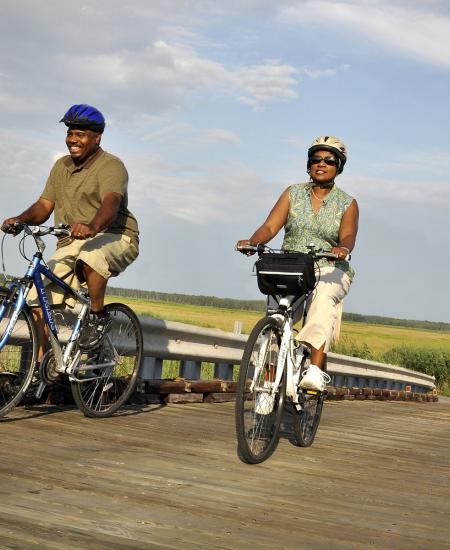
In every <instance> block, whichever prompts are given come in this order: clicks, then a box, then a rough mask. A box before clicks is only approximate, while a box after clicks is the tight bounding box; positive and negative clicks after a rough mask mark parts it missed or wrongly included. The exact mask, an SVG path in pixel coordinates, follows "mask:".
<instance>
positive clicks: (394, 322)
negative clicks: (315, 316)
mask: <svg viewBox="0 0 450 550" xmlns="http://www.w3.org/2000/svg"><path fill="white" fill-rule="evenodd" d="M342 317H343V319H344V320H345V321H351V322H353V323H369V324H372V325H390V326H396V327H408V328H418V329H425V330H440V331H443V332H450V323H443V322H437V321H413V320H411V319H396V318H395V317H382V316H381V315H361V314H360V313H344V314H343V316H342Z"/></svg>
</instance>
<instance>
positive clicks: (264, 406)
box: [235, 317, 286, 464]
mask: <svg viewBox="0 0 450 550" xmlns="http://www.w3.org/2000/svg"><path fill="white" fill-rule="evenodd" d="M280 340H281V334H280V328H279V325H278V323H277V321H276V320H275V319H274V318H273V317H264V318H263V319H261V320H260V321H258V323H256V325H255V326H254V328H253V330H252V332H251V333H250V336H249V338H248V341H247V344H246V346H245V350H244V354H243V357H242V361H241V366H240V370H239V379H238V384H237V389H236V406H235V421H236V437H237V449H238V456H239V458H240V459H241V460H242V461H243V462H246V463H248V464H258V463H260V462H263V461H264V460H267V459H268V458H269V457H270V455H271V454H272V453H273V452H274V451H275V449H276V447H277V445H278V440H279V437H280V425H281V419H282V416H283V410H284V402H285V397H286V364H284V366H283V374H282V378H281V382H280V385H279V387H278V393H276V394H272V395H271V394H270V392H266V391H264V390H265V388H266V387H267V386H269V383H270V382H271V381H273V380H275V375H276V368H271V367H276V365H277V361H278V354H279V349H280V348H279V347H280ZM260 353H263V354H264V355H263V359H262V362H263V364H264V368H263V369H261V372H260V374H259V375H258V380H257V383H256V385H255V386H254V388H253V391H250V388H249V385H250V381H251V380H253V375H254V368H255V364H256V362H257V360H258V357H259V354H260ZM259 361H261V358H259ZM261 390H262V391H261Z"/></svg>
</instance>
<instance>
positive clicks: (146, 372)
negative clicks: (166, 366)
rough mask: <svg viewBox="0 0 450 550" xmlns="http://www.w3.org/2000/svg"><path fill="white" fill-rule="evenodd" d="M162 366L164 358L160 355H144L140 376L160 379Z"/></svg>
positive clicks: (143, 378) (148, 378) (146, 378)
mask: <svg viewBox="0 0 450 550" xmlns="http://www.w3.org/2000/svg"><path fill="white" fill-rule="evenodd" d="M162 368H163V360H162V359H160V358H159V357H144V359H143V361H142V370H141V375H140V377H141V379H142V380H159V379H160V378H161V376H162Z"/></svg>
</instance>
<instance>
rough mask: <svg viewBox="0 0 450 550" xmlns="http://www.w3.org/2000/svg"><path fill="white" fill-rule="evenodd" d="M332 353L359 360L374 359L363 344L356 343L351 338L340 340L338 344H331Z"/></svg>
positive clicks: (367, 347)
mask: <svg viewBox="0 0 450 550" xmlns="http://www.w3.org/2000/svg"><path fill="white" fill-rule="evenodd" d="M332 351H333V352H334V353H340V354H341V355H348V356H350V357H359V358H360V359H369V360H373V359H374V355H373V353H372V351H371V350H370V348H369V346H368V345H367V344H366V343H365V342H362V343H357V342H355V341H354V340H352V339H351V338H341V339H340V340H339V342H338V343H335V344H333V346H332Z"/></svg>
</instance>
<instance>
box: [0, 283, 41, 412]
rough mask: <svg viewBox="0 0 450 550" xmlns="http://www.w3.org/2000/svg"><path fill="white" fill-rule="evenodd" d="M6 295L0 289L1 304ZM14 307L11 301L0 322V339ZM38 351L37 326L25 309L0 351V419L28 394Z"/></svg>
mask: <svg viewBox="0 0 450 550" xmlns="http://www.w3.org/2000/svg"><path fill="white" fill-rule="evenodd" d="M9 295H10V291H9V290H8V289H0V301H3V300H5V299H7V298H8V296H9ZM14 307H15V302H14V301H13V302H12V303H11V304H9V305H8V306H7V309H6V311H5V314H4V316H3V318H2V319H1V320H0V337H2V336H3V334H4V331H5V329H6V327H7V325H8V323H9V320H10V319H11V314H12V313H13V312H14ZM37 348H38V340H37V331H36V325H35V322H34V319H33V317H32V315H31V313H30V311H29V309H28V308H27V307H25V308H24V309H22V311H21V312H20V314H19V316H18V318H17V321H16V323H15V324H14V328H13V330H12V333H11V335H10V336H9V338H8V342H7V343H6V345H5V346H4V347H3V349H2V350H1V351H0V417H1V416H5V415H6V414H8V413H9V412H10V411H11V410H12V409H13V408H14V407H16V406H17V405H18V404H19V403H20V402H21V400H22V398H23V397H24V395H25V393H26V392H27V390H28V388H29V386H30V384H31V381H32V379H33V374H34V369H35V366H36V359H37Z"/></svg>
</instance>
